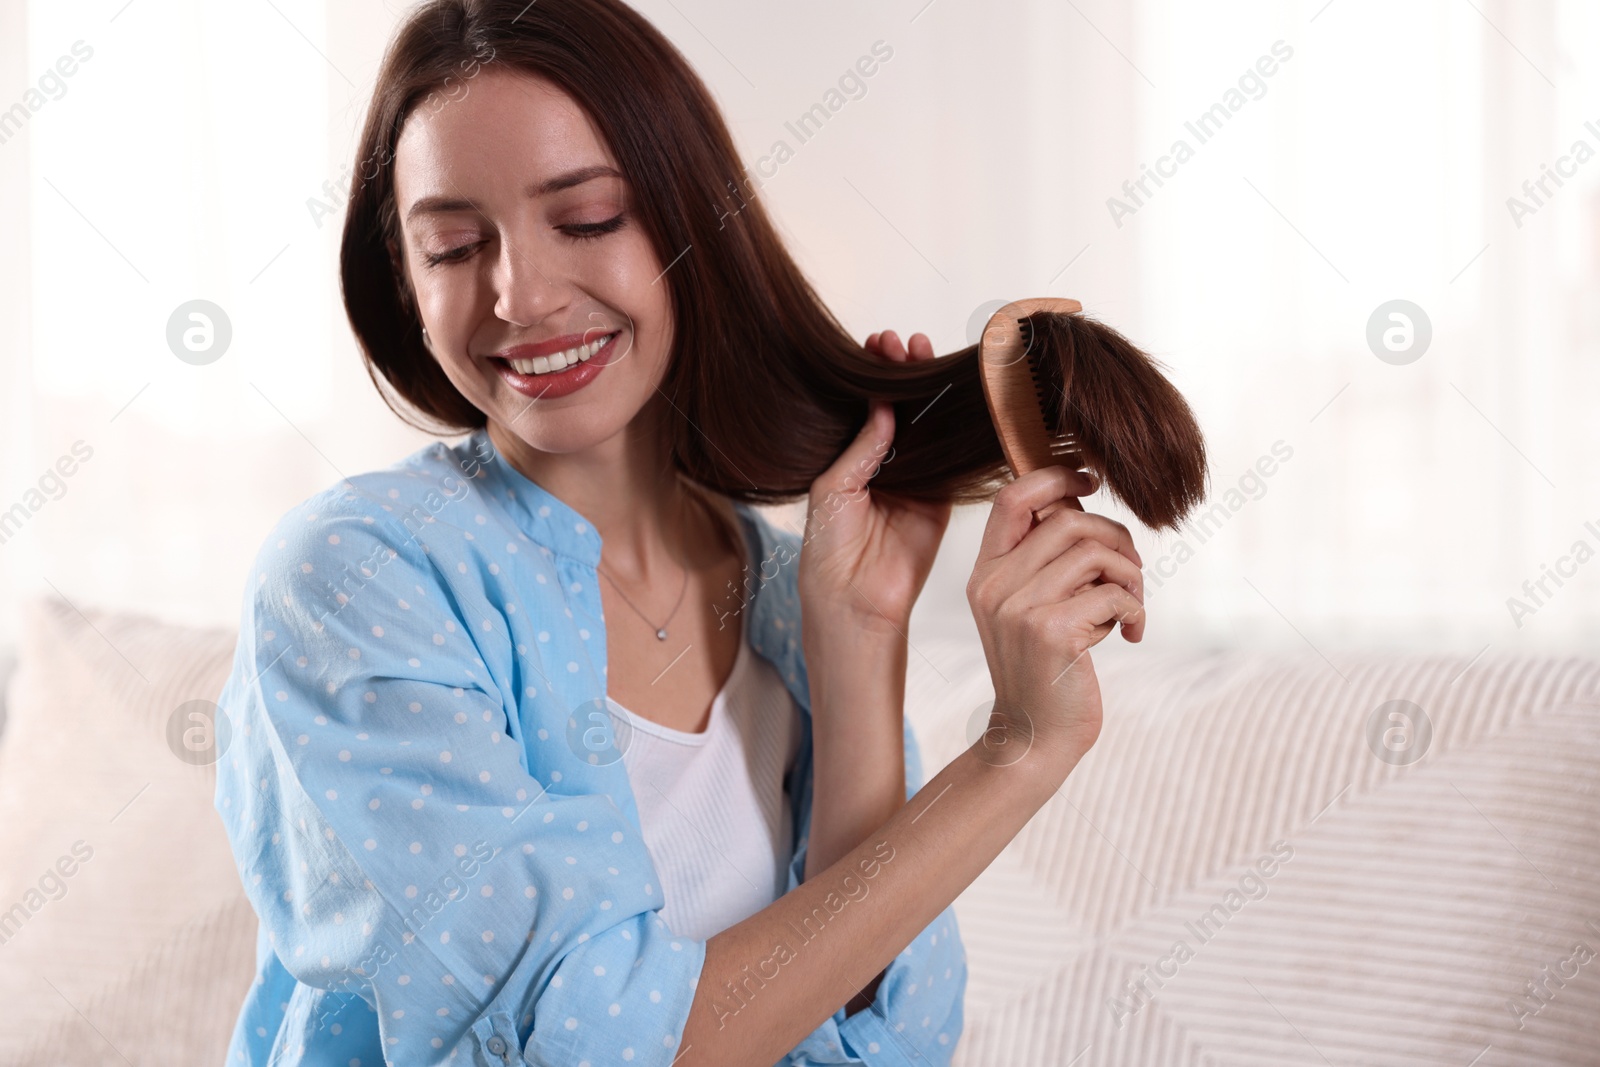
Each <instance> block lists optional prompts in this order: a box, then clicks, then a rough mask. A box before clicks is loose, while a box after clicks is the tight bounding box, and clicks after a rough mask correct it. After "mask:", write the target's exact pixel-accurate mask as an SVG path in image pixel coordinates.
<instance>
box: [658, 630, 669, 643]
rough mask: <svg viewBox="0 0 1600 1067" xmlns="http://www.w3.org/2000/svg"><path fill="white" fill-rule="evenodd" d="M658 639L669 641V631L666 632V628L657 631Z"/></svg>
mask: <svg viewBox="0 0 1600 1067" xmlns="http://www.w3.org/2000/svg"><path fill="white" fill-rule="evenodd" d="M656 637H657V638H658V639H659V640H662V641H665V640H666V639H667V631H666V628H665V627H662V628H661V629H659V630H657V631H656Z"/></svg>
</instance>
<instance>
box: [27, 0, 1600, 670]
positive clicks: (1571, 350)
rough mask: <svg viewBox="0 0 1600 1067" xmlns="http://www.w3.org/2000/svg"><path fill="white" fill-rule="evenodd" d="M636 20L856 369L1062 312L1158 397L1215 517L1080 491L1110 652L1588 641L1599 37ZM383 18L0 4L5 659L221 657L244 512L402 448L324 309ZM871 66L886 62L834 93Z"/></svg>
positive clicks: (965, 559) (1205, 14)
mask: <svg viewBox="0 0 1600 1067" xmlns="http://www.w3.org/2000/svg"><path fill="white" fill-rule="evenodd" d="M637 6H638V7H639V8H640V9H641V10H642V11H644V12H645V13H646V14H647V15H648V16H649V17H650V18H651V19H652V21H654V22H655V23H656V24H657V25H658V26H660V27H661V28H662V29H663V30H664V31H665V32H666V33H667V34H668V35H669V36H670V37H671V38H672V39H673V40H674V41H675V42H676V44H677V45H678V46H679V47H680V48H681V49H682V50H683V51H684V52H685V53H686V54H687V55H688V56H689V58H690V59H691V61H692V62H693V64H694V66H695V67H696V69H697V70H698V71H699V72H700V73H701V75H702V76H703V77H704V78H705V80H706V81H707V82H708V83H709V84H710V85H711V87H712V88H713V90H714V92H715V94H716V96H717V97H718V99H719V100H720V101H721V103H722V106H723V108H724V109H725V112H726V115H727V117H728V119H729V121H730V123H731V125H732V127H733V129H734V131H735V133H736V135H737V137H738V140H739V142H740V146H741V149H742V150H743V152H744V153H745V156H746V162H747V164H748V165H749V166H750V168H751V169H750V180H751V181H752V182H753V183H754V187H755V188H758V189H759V192H758V194H757V195H759V196H761V197H763V198H764V199H765V201H766V204H767V206H768V208H769V209H770V210H771V211H772V213H773V214H774V216H775V217H776V218H777V219H778V220H779V222H780V224H781V226H782V228H783V231H784V233H785V234H786V236H787V238H788V240H789V243H790V247H791V249H792V250H793V252H794V254H795V256H796V257H797V258H798V260H799V261H800V263H801V264H802V265H803V267H804V268H805V270H806V271H807V273H808V275H809V276H810V277H811V279H812V280H813V281H814V283H815V284H816V285H817V286H818V288H819V289H820V291H821V292H822V293H823V295H824V297H825V298H826V299H827V300H828V301H829V302H830V304H831V306H832V307H833V308H834V310H835V312H836V313H837V314H838V315H839V316H840V318H841V319H842V321H844V322H845V323H846V324H847V325H848V326H850V327H851V328H852V329H853V330H854V331H855V332H856V333H857V334H858V335H859V336H860V337H861V338H862V339H863V340H865V338H866V336H867V335H868V334H869V333H871V332H872V331H874V330H879V329H883V328H886V327H888V328H893V329H895V330H897V331H898V332H899V333H900V334H901V336H902V337H908V336H909V335H910V334H911V333H913V332H916V331H922V332H926V333H928V334H929V335H930V336H931V337H932V338H933V340H934V344H935V348H936V350H937V351H939V352H941V353H944V352H950V351H954V350H956V349H958V348H961V347H964V346H965V345H967V344H969V343H972V341H973V340H975V337H976V333H975V329H976V326H975V323H976V322H978V321H981V317H982V316H984V315H986V314H987V312H988V311H989V310H990V309H992V307H993V306H994V302H996V301H1001V300H1011V299H1017V298H1021V297H1027V296H1043V295H1051V296H1070V297H1075V298H1077V299H1079V300H1081V301H1082V302H1083V304H1084V306H1085V308H1086V310H1087V311H1088V312H1089V313H1091V314H1093V315H1095V316H1097V317H1099V318H1101V319H1103V320H1104V321H1106V322H1108V323H1110V324H1112V325H1114V326H1116V327H1117V328H1118V329H1120V330H1122V331H1123V332H1125V333H1127V334H1128V335H1129V336H1130V337H1132V338H1133V339H1135V340H1136V341H1137V342H1138V343H1140V344H1141V345H1143V346H1144V347H1145V348H1146V349H1147V350H1148V351H1149V352H1151V354H1152V355H1154V356H1156V357H1157V358H1158V359H1160V360H1161V361H1162V362H1163V363H1164V364H1165V365H1166V367H1167V368H1168V369H1169V371H1170V376H1171V377H1172V379H1173V380H1174V381H1175V383H1176V384H1177V385H1178V387H1179V388H1180V389H1181V390H1182V391H1183V392H1184V393H1185V395H1186V396H1187V397H1188V398H1189V400H1190V402H1191V403H1192V404H1193V406H1194V407H1195V409H1196V411H1197V414H1198V415H1199V418H1200V421H1201V424H1202V426H1203V427H1204V429H1205V431H1206V433H1207V435H1208V441H1209V445H1210V449H1211V477H1212V496H1211V501H1210V502H1209V510H1208V511H1207V512H1205V513H1202V514H1201V515H1197V516H1196V517H1195V524H1194V525H1193V527H1192V529H1191V530H1189V531H1188V532H1184V533H1181V534H1166V535H1163V536H1156V535H1155V534H1153V533H1151V532H1150V531H1148V530H1144V529H1142V528H1139V527H1137V524H1136V522H1134V521H1133V520H1132V519H1131V516H1129V515H1127V514H1126V513H1125V512H1123V511H1122V510H1121V509H1119V508H1118V507H1117V506H1116V505H1115V503H1114V502H1113V501H1110V500H1109V499H1104V498H1101V499H1095V500H1092V501H1090V502H1089V506H1090V507H1091V509H1092V510H1100V511H1103V512H1105V513H1107V514H1111V515H1113V516H1115V517H1117V518H1119V519H1121V520H1123V521H1127V522H1128V523H1129V525H1130V526H1133V527H1134V528H1135V533H1136V537H1137V539H1138V544H1139V547H1140V551H1141V553H1142V555H1143V557H1144V559H1145V561H1146V564H1147V568H1146V569H1147V574H1148V579H1147V580H1148V583H1149V598H1148V599H1149V604H1150V608H1151V622H1150V624H1149V629H1148V636H1147V638H1146V642H1147V647H1149V646H1152V645H1157V644H1159V645H1163V646H1166V645H1189V644H1199V645H1202V646H1206V647H1211V646H1216V645H1220V644H1226V643H1231V642H1248V643H1250V644H1252V645H1258V646H1271V645H1276V644H1280V643H1281V644H1283V645H1286V646H1288V645H1294V646H1299V647H1300V648H1302V649H1304V648H1305V647H1306V646H1307V645H1310V646H1312V647H1315V648H1318V649H1322V650H1324V651H1327V650H1328V649H1330V648H1332V647H1333V646H1340V645H1344V646H1358V645H1373V646H1383V647H1390V648H1393V647H1420V648H1429V649H1437V650H1447V651H1453V652H1458V653H1464V654H1466V655H1468V656H1471V655H1473V654H1475V653H1476V652H1478V651H1479V650H1480V649H1486V648H1489V647H1494V648H1495V649H1497V650H1508V651H1509V650H1513V649H1517V648H1522V649H1528V648H1530V647H1536V648H1538V649H1542V650H1556V649H1561V648H1571V649H1578V648H1585V647H1592V645H1593V641H1594V639H1595V637H1596V635H1597V634H1600V606H1597V598H1596V595H1595V594H1596V591H1597V590H1600V564H1596V565H1594V566H1590V565H1589V562H1588V561H1589V560H1590V559H1591V558H1592V557H1594V556H1595V554H1596V553H1597V551H1600V472H1597V468H1596V464H1595V462H1594V457H1595V455H1596V454H1597V451H1600V418H1596V417H1595V414H1594V411H1595V400H1596V397H1597V395H1600V389H1597V386H1600V360H1597V359H1596V355H1597V354H1600V300H1597V299H1596V294H1597V285H1596V283H1597V281H1600V276H1597V271H1600V266H1597V263H1600V192H1597V190H1600V160H1597V159H1595V158H1594V157H1595V155H1596V152H1597V151H1600V72H1597V69H1596V64H1594V63H1593V62H1592V58H1593V57H1592V55H1591V56H1590V57H1589V59H1590V60H1591V61H1590V62H1587V63H1586V62H1583V61H1582V60H1583V57H1582V56H1581V55H1580V54H1579V53H1578V52H1577V51H1575V49H1576V48H1578V47H1579V46H1580V44H1581V43H1583V42H1589V43H1590V44H1592V43H1593V42H1595V41H1596V40H1600V10H1597V8H1596V6H1595V5H1594V4H1592V3H1585V2H1581V0H1519V2H1517V3H1510V2H1508V0H1462V2H1459V3H1451V2H1444V0H1439V2H1417V3H1407V4H1398V5H1397V4H1389V3H1379V2H1376V0H1331V2H1327V0H1312V2H1308V3H1296V4H1282V3H1265V2H1261V3H1244V2H1234V3H1222V4H1206V5H1193V4H1183V3H1178V2H1175V0H1138V2H1136V3H1123V2H1112V0H1073V2H1070V3H1064V4H1062V3H1044V2H1033V3H1029V2H1020V0H1013V2H1010V3H1001V4H987V5H983V6H981V7H976V6H974V5H970V4H962V3H956V2H954V0H932V2H928V0H906V2H896V3H887V2H878V3H873V4H865V5H861V4H850V3H844V2H823V3H815V4H808V5H805V6H803V7H792V6H788V5H774V6H769V7H762V8H760V9H759V10H757V9H753V8H751V7H750V6H749V5H741V4H731V3H721V2H713V0H676V2H673V0H642V2H641V3H639V4H638V5H637ZM402 9H403V7H402V5H399V4H395V3H384V2H369V0H339V2H337V3H327V2H322V0H250V2H244V3H229V4H221V3H198V2H191V3H185V2H179V0H132V2H127V0H107V2H103V3H102V2H92V3H80V4H46V3H26V2H23V0H11V2H10V3H7V4H6V5H4V7H3V9H0V20H3V24H0V49H3V52H4V54H3V65H0V72H3V73H0V109H4V110H0V194H3V195H0V218H3V226H4V234H5V239H4V242H3V244H0V337H3V339H4V340H3V350H0V351H3V356H0V398H3V399H0V404H3V418H0V440H3V445H4V448H3V453H0V515H4V516H5V517H4V518H3V519H0V642H8V641H14V640H15V638H16V633H15V629H16V626H17V625H18V616H17V612H16V605H17V604H18V602H19V599H18V598H19V597H21V596H23V595H25V594H27V593H28V592H29V591H33V590H39V591H51V590H53V591H56V592H58V593H60V594H61V595H63V596H65V597H67V598H69V599H70V600H72V601H73V602H74V603H75V604H77V605H78V606H80V607H86V606H88V605H90V604H93V605H97V606H107V607H137V608H140V609H147V610H149V611H151V612H155V613H159V614H161V615H163V616H167V617H171V618H174V619H179V620H188V621H195V622H219V623H225V624H231V623H233V622H234V621H235V619H236V611H237V606H238V602H239V597H240V594H241V592H242V590H243V579H244V571H245V568H246V566H247V563H248V558H249V556H250V554H251V552H252V551H253V550H254V548H255V546H256V544H257V542H258V539H259V537H260V536H262V534H263V532H264V531H265V530H266V529H267V528H268V527H269V526H270V525H271V523H272V521H273V520H274V519H275V518H276V517H277V516H278V515H280V514H281V513H282V512H283V511H284V510H286V509H287V508H289V507H290V506H292V505H293V504H295V503H297V502H299V501H300V500H302V499H304V498H305V497H306V496H308V495H309V494H311V493H312V492H314V491H316V490H317V489H320V488H322V487H324V486H326V485H328V484H330V483H331V482H333V481H335V480H336V479H338V478H339V477H341V476H342V475H344V474H348V473H355V472H359V471H363V470H367V469H371V468H373V467H377V466H382V465H385V464H387V463H390V462H392V461H393V460H395V459H397V458H398V457H400V456H402V455H404V454H407V453H409V452H410V451H412V450H414V449H416V448H418V447H421V446H422V445H423V444H425V443H426V442H427V440H428V439H427V438H426V437H424V436H423V435H421V434H419V433H417V432H416V431H413V430H410V429H409V428H407V427H405V426H404V425H403V424H401V423H400V422H399V421H398V420H397V419H396V418H395V417H394V416H393V415H392V414H391V413H390V412H389V411H388V410H387V409H386V408H385V407H384V406H383V405H382V404H381V402H380V401H379V399H378V397H377V395H376V392H375V391H374V389H373V387H372V386H371V384H370V383H369V382H368V380H367V378H366V376H365V374H364V373H363V371H362V369H361V367H360V363H359V360H358V356H357V353H356V350H355V348H354V345H353V341H352V338H351V335H350V332H349V330H348V328H347V325H346V322H345V319H344V313H343V309H342V305H341V303H340V300H339V293H338V285H337V281H336V274H335V270H336V259H337V246H338V237H339V230H340V222H341V220H342V214H343V195H344V192H345V190H346V189H347V187H348V182H349V174H350V170H351V168H352V166H353V163H354V158H353V157H354V143H355V138H356V134H357V132H358V130H359V127H360V124H361V121H362V118H363V115H364V111H365V107H366V103H367V93H368V92H369V90H370V88H371V84H372V79H373V77H374V72H375V69H376V65H377V63H378V61H379V58H380V54H381V50H382V47H383V44H384V42H385V41H386V40H387V37H388V33H389V31H390V29H391V27H392V26H393V24H394V22H395V21H396V19H397V18H398V16H399V14H400V12H401V10H402ZM875 42H882V45H880V48H884V47H886V48H887V49H890V50H892V58H890V59H888V60H887V61H884V62H883V63H882V64H881V66H880V67H879V68H878V70H877V72H876V73H875V74H874V75H873V76H872V77H870V78H866V79H859V78H858V79H856V82H855V83H854V84H853V86H850V87H847V88H845V89H843V90H841V88H840V87H841V82H840V79H841V77H842V76H843V75H844V74H845V72H846V71H847V70H848V69H849V68H851V67H852V65H853V64H854V63H855V62H856V60H857V59H858V58H859V57H860V56H863V55H867V54H869V53H871V51H872V47H873V45H874V43H875ZM69 69H70V70H71V71H72V73H70V74H67V73H63V72H64V71H67V70H69ZM830 90H835V91H836V95H835V96H834V97H833V98H832V99H833V100H834V102H835V104H836V105H837V104H838V102H839V101H841V100H842V101H843V103H842V106H837V110H836V111H835V112H834V113H833V115H832V117H831V118H830V120H829V121H828V123H827V124H826V126H825V127H824V128H823V129H822V130H820V131H818V132H817V133H816V134H815V135H814V136H813V137H811V138H810V139H809V140H807V141H805V142H804V143H800V142H799V141H798V139H797V138H796V137H795V136H794V134H793V133H792V132H791V130H790V127H789V126H788V125H787V124H788V123H791V122H792V121H793V120H795V119H797V118H798V117H799V116H800V115H801V114H802V113H804V112H806V111H807V110H808V109H810V108H811V107H812V106H813V105H815V104H817V103H819V102H821V101H823V100H824V98H825V95H826V94H828V93H829V91H830ZM839 92H842V93H843V95H838V93H839ZM778 141H785V142H788V143H789V145H790V147H791V148H792V149H794V155H793V158H792V159H790V160H788V161H787V162H785V163H783V164H782V165H781V166H777V167H774V166H772V165H768V166H765V167H762V168H760V172H759V173H758V168H757V161H758V160H760V159H761V158H762V157H764V156H768V155H769V154H770V153H771V151H772V149H773V147H774V145H775V143H776V142H778ZM1180 142H1181V143H1182V147H1180ZM997 146H1005V150H1004V151H999V150H997ZM1152 175H1153V176H1152ZM1141 180H1142V182H1143V185H1142V186H1141V184H1140V182H1141ZM1541 183H1542V184H1541ZM1519 204H1520V207H1519V206H1518V205H1519ZM194 300H206V301H210V302H212V303H214V304H215V305H217V306H218V307H220V308H221V309H222V311H223V312H224V314H225V316H226V319H227V321H228V322H229V324H230V325H231V334H232V335H231V340H230V342H229V345H228V348H227V350H226V352H225V354H224V355H223V357H222V358H220V359H217V360H216V361H215V362H212V363H209V364H206V365H203V366H195V365H190V364H187V363H184V362H182V361H180V360H179V359H177V358H175V356H174V355H173V352H172V350H171V348H170V347H169V345H168V343H167V329H168V322H169V319H170V318H171V317H172V316H173V314H174V312H175V311H176V310H177V309H178V308H180V306H182V305H185V304H186V303H188V302H190V301H194ZM1393 301H1406V302H1408V303H1407V305H1406V307H1405V308H1404V309H1403V313H1404V315H1405V321H1401V320H1399V319H1390V318H1389V317H1388V312H1387V311H1385V310H1383V309H1385V307H1386V306H1387V305H1389V304H1390V303H1391V302H1393ZM1375 316H1376V319H1375ZM1372 321H1379V322H1380V324H1381V329H1380V330H1378V331H1377V333H1376V334H1375V336H1380V337H1381V335H1382V333H1383V331H1384V330H1392V331H1398V332H1393V333H1391V334H1390V340H1391V343H1396V344H1399V345H1401V346H1402V347H1401V348H1399V349H1390V348H1385V347H1384V346H1383V344H1381V343H1380V344H1379V345H1378V346H1377V347H1376V348H1375V347H1374V345H1373V344H1370V343H1369V333H1370V332H1372V331H1371V330H1370V329H1369V322H1372ZM1408 338H1409V344H1410V348H1409V350H1407V349H1405V347H1404V346H1405V345H1406V344H1407V342H1408ZM1386 356H1387V357H1388V358H1385V357H1386ZM75 450H76V453H77V454H82V455H88V456H90V458H87V459H84V460H82V461H81V462H77V463H74V462H71V461H69V462H68V463H67V464H66V466H67V467H70V468H73V469H74V473H72V474H71V475H70V476H62V477H52V476H50V475H49V473H48V472H50V471H52V470H57V471H59V470H60V469H61V468H59V467H57V463H58V460H61V459H62V457H73V459H76V458H77V456H76V454H75ZM1269 470H1270V472H1271V473H1270V474H1264V473H1262V472H1264V471H1269ZM41 483H43V484H41ZM18 505H20V506H21V507H20V510H19V507H18ZM786 514H788V515H789V516H791V521H793V522H798V521H799V516H800V514H801V508H800V507H799V506H798V505H796V506H795V507H793V508H792V509H787V512H786ZM986 514H987V508H986V507H985V508H967V509H963V510H962V512H961V513H960V514H958V516H957V518H956V520H955V523H954V524H953V526H952V530H951V534H950V537H949V539H948V540H947V542H946V545H945V548H944V550H943V552H942V554H941V558H940V563H939V569H938V571H936V573H935V576H934V578H933V580H932V581H931V583H930V587H929V589H928V592H927V594H926V595H925V597H924V600H923V602H922V603H921V604H920V605H919V609H918V615H917V626H918V627H919V628H920V629H922V630H923V631H931V630H934V629H940V628H946V629H951V630H960V629H962V628H968V629H970V628H971V618H970V615H969V613H968V611H967V607H966V602H965V596H964V584H965V580H966V577H967V575H968V574H969V573H970V570H971V565H972V560H973V556H974V553H975V550H976V544H977V539H978V537H979V535H980V533H981V529H982V524H983V520H984V518H985V516H986ZM1580 545H1581V546H1583V547H1579V546H1580ZM1552 575H1555V576H1554V577H1552ZM1541 578H1542V579H1544V587H1543V591H1542V592H1541V591H1540V590H1539V588H1538V586H1537V583H1538V582H1539V581H1540V579H1541ZM1524 583H1534V585H1533V586H1532V587H1531V589H1532V592H1531V593H1530V591H1529V589H1528V588H1525V586H1524ZM1512 601H1519V602H1521V604H1522V608H1520V609H1519V608H1518V607H1517V605H1516V604H1515V603H1512ZM912 636H913V640H915V637H916V634H915V633H913V635H912ZM1120 644H1121V642H1120V641H1113V642H1107V645H1106V646H1105V648H1106V653H1107V654H1120V652H1113V649H1114V648H1116V647H1117V646H1118V645H1120ZM1330 654H1331V653H1330Z"/></svg>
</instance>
